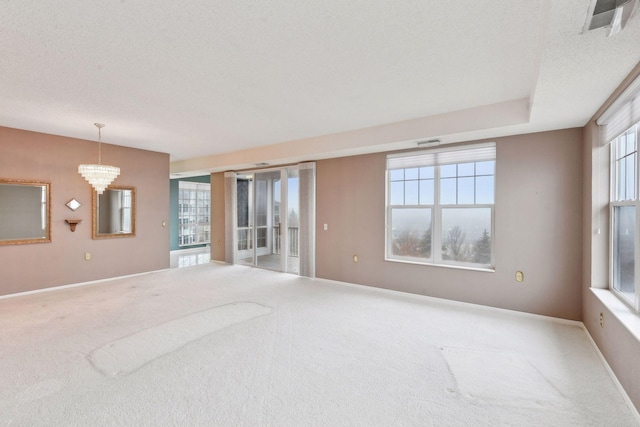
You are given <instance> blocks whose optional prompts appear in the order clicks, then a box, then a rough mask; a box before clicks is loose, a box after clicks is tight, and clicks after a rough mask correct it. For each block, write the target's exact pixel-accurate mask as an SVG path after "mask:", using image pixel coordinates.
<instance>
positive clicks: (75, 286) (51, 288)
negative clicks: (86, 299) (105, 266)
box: [0, 268, 169, 299]
mask: <svg viewBox="0 0 640 427" xmlns="http://www.w3.org/2000/svg"><path fill="white" fill-rule="evenodd" d="M167 270H169V269H168V268H165V269H162V270H152V271H145V272H143V273H135V274H127V275H125V276H116V277H108V278H106V279H98V280H91V281H88V282H80V283H71V284H69V285H60V286H51V287H48V288H42V289H34V290H32V291H24V292H16V293H15V294H7V295H0V299H7V298H16V297H22V296H25V295H33V294H39V293H42V292H52V291H59V290H61V289H69V288H77V287H80V286H88V285H95V284H97V283H104V282H110V281H112V280H118V279H126V278H128V277H136V276H144V275H145V274H153V273H159V272H161V271H167Z"/></svg>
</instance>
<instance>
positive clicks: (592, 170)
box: [582, 64, 640, 410]
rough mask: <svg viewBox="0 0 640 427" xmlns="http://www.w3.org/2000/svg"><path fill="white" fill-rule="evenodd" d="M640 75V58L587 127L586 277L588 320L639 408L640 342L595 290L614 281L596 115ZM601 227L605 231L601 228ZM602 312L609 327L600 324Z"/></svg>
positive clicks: (604, 162) (605, 161) (605, 170)
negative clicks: (610, 274) (610, 261)
mask: <svg viewBox="0 0 640 427" xmlns="http://www.w3.org/2000/svg"><path fill="white" fill-rule="evenodd" d="M636 76H640V64H638V65H637V66H636V67H635V69H634V70H633V71H632V72H631V74H630V75H629V76H628V77H627V79H625V81H624V82H623V83H622V84H621V85H620V87H619V88H618V89H617V90H616V91H615V92H614V93H613V94H612V95H611V97H610V98H609V100H608V101H607V102H606V103H605V104H604V105H603V106H602V107H601V108H600V110H599V111H598V112H596V114H595V115H594V119H592V120H591V121H590V122H589V123H587V125H586V126H585V128H584V141H583V143H584V153H585V154H584V186H583V190H584V199H585V200H584V212H585V216H584V225H583V233H584V236H585V239H584V240H585V242H584V243H585V244H584V251H583V264H584V283H583V286H582V304H583V319H582V321H583V323H584V324H585V326H586V327H587V329H588V330H589V333H590V334H591V336H592V337H593V339H594V341H595V342H596V344H597V345H598V348H599V349H600V351H601V352H602V354H603V355H604V357H605V358H606V359H607V362H608V363H609V365H610V366H611V369H613V372H614V373H615V374H616V377H617V378H618V380H619V381H620V383H621V384H622V386H623V387H624V389H625V390H626V392H627V394H628V395H629V398H630V399H631V401H632V402H633V403H634V405H635V406H636V408H638V410H640V364H639V361H640V342H639V341H638V340H637V338H635V337H634V336H633V335H632V334H631V333H630V332H629V331H628V330H627V329H626V327H625V326H624V325H623V324H622V323H621V322H620V321H619V320H618V319H617V318H616V316H615V315H614V313H612V312H611V310H610V309H609V308H608V307H607V306H605V305H604V304H603V303H602V302H601V301H600V299H599V298H597V297H596V296H595V295H594V294H593V292H592V291H591V289H590V288H591V287H594V288H608V286H609V210H608V201H609V155H608V148H607V147H604V148H603V147H601V146H600V142H599V138H598V127H597V125H596V123H595V119H596V118H597V117H599V116H600V115H601V114H602V113H603V112H604V110H605V109H606V108H607V107H608V106H609V105H611V103H612V102H613V101H614V100H615V99H616V98H617V97H618V96H619V95H620V94H621V93H622V91H623V90H624V89H625V88H626V87H627V86H628V85H629V83H631V81H633V79H635V78H636ZM598 230H600V233H598ZM600 313H602V314H603V315H604V318H605V323H604V327H601V326H600Z"/></svg>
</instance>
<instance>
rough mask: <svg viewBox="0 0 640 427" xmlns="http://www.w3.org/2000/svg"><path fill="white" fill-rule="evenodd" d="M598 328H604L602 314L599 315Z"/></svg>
mask: <svg viewBox="0 0 640 427" xmlns="http://www.w3.org/2000/svg"><path fill="white" fill-rule="evenodd" d="M600 327H601V328H604V314H602V313H600Z"/></svg>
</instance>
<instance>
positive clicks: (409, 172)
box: [404, 168, 418, 179]
mask: <svg viewBox="0 0 640 427" xmlns="http://www.w3.org/2000/svg"><path fill="white" fill-rule="evenodd" d="M404 179H418V168H411V169H405V170H404Z"/></svg>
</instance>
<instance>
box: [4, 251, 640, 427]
mask: <svg viewBox="0 0 640 427" xmlns="http://www.w3.org/2000/svg"><path fill="white" fill-rule="evenodd" d="M0 345H1V351H2V353H1V358H0V384H1V386H0V425H11V426H103V425H122V426H266V425H272V426H404V425H415V426H498V425H509V426H563V427H565V426H633V425H638V422H637V419H636V418H634V414H633V412H632V411H631V410H630V408H629V407H628V406H627V405H626V403H625V401H624V399H623V397H622V395H621V394H620V393H619V391H618V390H617V389H616V387H615V385H614V383H613V381H612V379H611V378H610V377H609V375H608V373H607V371H606V369H605V367H604V366H603V365H602V363H601V361H600V359H599V358H598V355H597V353H596V351H595V350H594V348H593V347H592V345H591V344H590V342H589V341H588V338H587V336H586V335H585V332H584V331H583V329H582V328H581V327H579V326H577V325H576V324H570V323H566V322H560V321H557V322H556V321H552V320H550V319H546V318H542V317H540V318H538V317H533V316H527V315H521V314H518V313H511V312H506V311H498V310H492V309H488V308H484V307H477V306H471V305H463V304H455V303H448V302H444V301H438V300H431V299H427V298H422V297H418V296H412V295H407V294H400V293H391V292H384V291H379V290H375V289H369V288H365V287H356V286H348V285H343V284H339V283H335V282H329V281H323V280H309V279H304V278H299V277H296V276H292V275H285V274H279V273H273V272H269V271H264V270H259V269H253V268H248V267H241V266H225V265H217V264H209V265H201V266H195V267H190V268H185V269H174V270H168V271H163V272H159V273H153V274H148V275H143V276H138V277H131V278H125V279H118V280H114V281H109V282H103V283H99V284H93V285H89V286H83V287H76V288H68V289H63V290H57V291H52V292H44V293H38V294H33V295H26V296H19V297H15V298H7V299H0Z"/></svg>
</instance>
